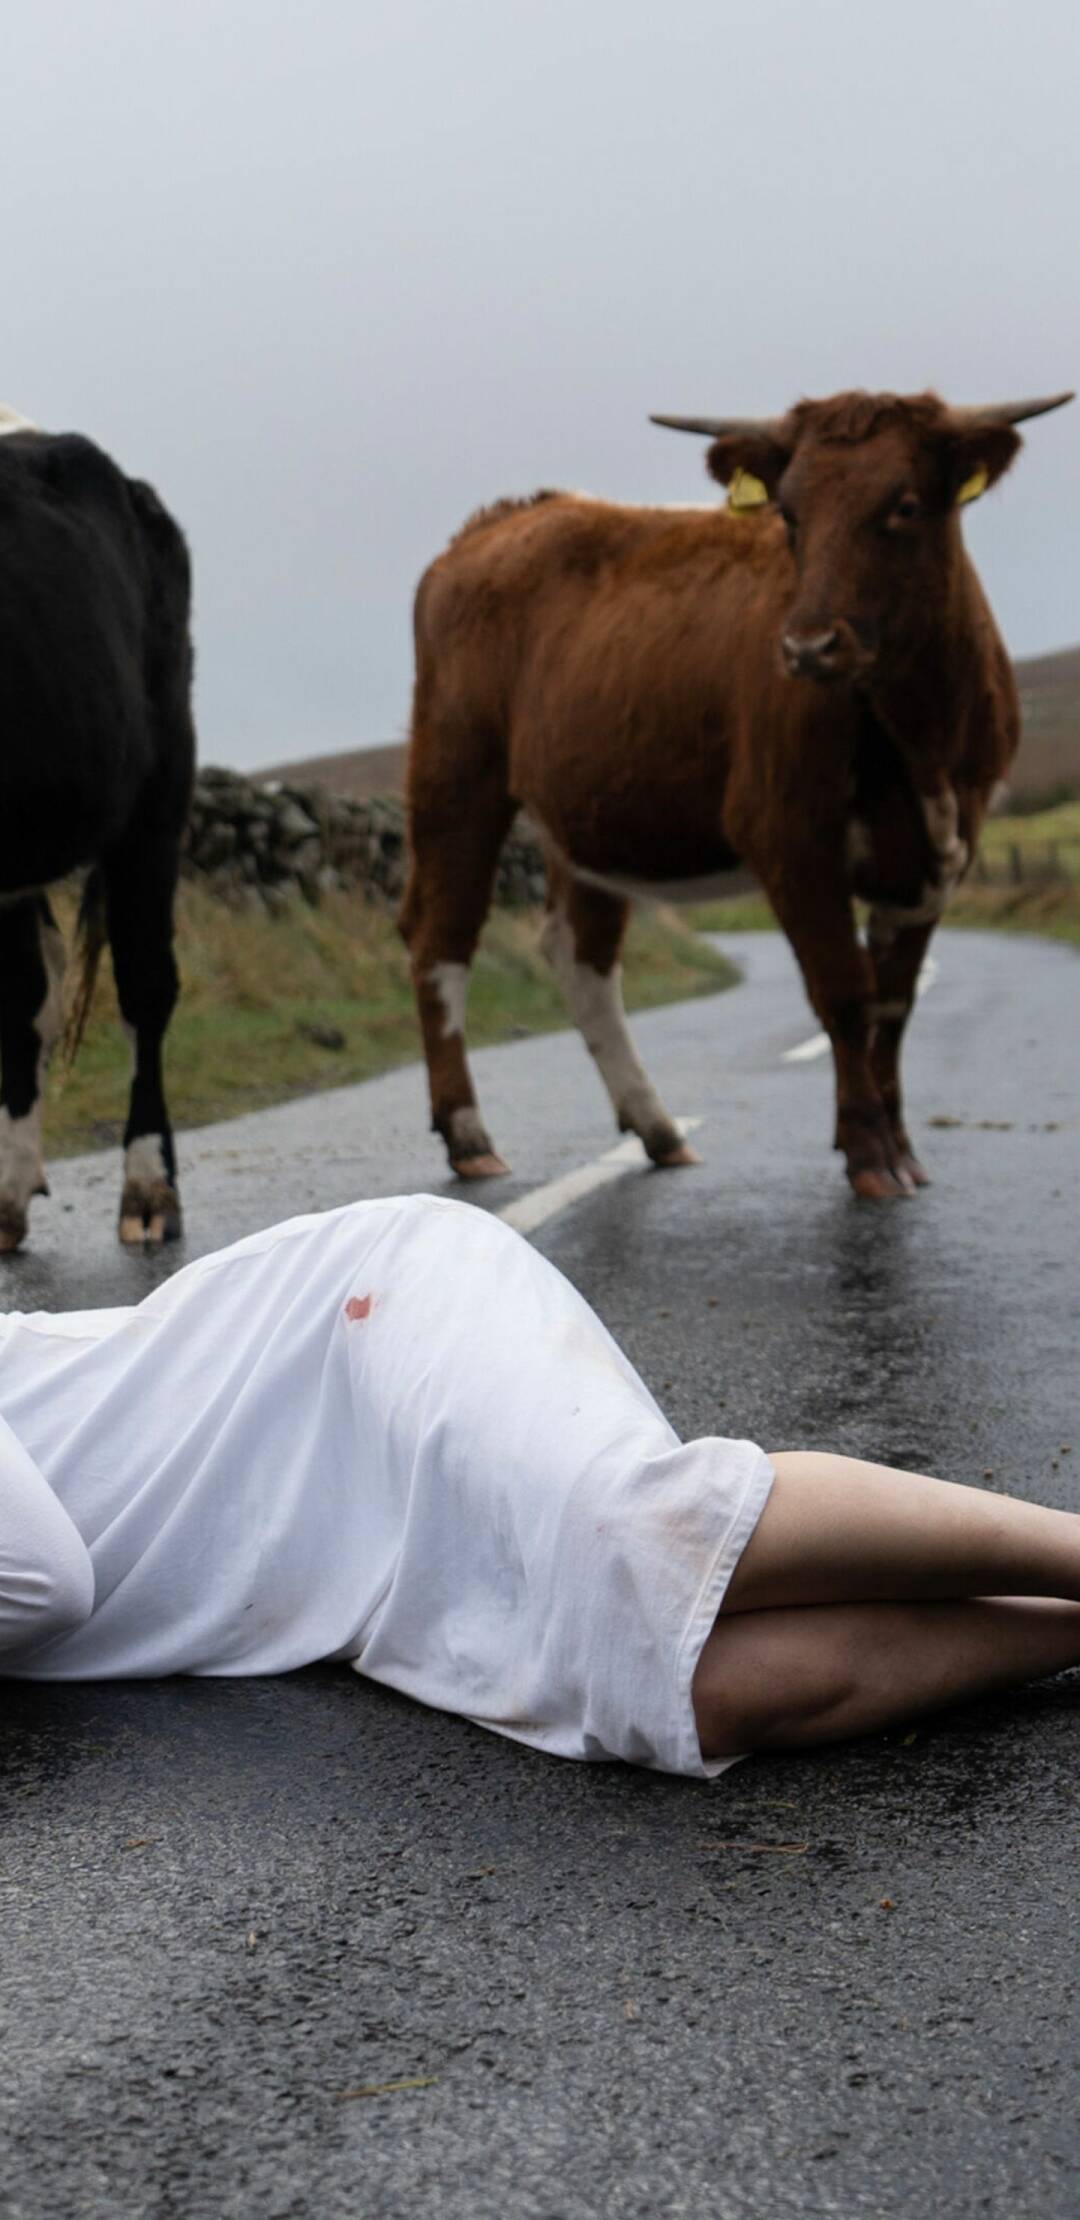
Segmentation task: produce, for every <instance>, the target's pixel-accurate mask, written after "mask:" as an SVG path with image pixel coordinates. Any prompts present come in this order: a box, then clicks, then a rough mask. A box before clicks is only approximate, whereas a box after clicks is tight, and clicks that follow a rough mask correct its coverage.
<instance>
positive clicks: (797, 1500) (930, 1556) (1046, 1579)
mask: <svg viewBox="0 0 1080 2220" xmlns="http://www.w3.org/2000/svg"><path fill="white" fill-rule="evenodd" d="M772 1465H773V1470H774V1472H775V1474H776V1480H775V1483H774V1486H773V1490H772V1494H771V1495H770V1497H769V1500H768V1502H767V1503H766V1505H765V1509H764V1511H763V1512H762V1514H761V1517H760V1519H759V1521H758V1524H757V1527H756V1529H755V1531H754V1533H753V1534H752V1535H751V1538H750V1541H749V1542H748V1544H747V1547H746V1549H745V1550H744V1552H743V1555H742V1557H741V1558H740V1560H739V1563H738V1565H737V1566H736V1568H735V1573H734V1575H733V1577H732V1580H731V1583H730V1585H729V1587H728V1591H727V1595H726V1596H725V1598H724V1609H725V1611H729V1612H730V1611H760V1610H766V1609H772V1608H775V1607H776V1606H778V1605H784V1604H811V1603H870V1602H884V1601H887V1600H890V1601H891V1600H897V1599H904V1600H907V1601H915V1600H926V1599H929V1598H930V1597H935V1596H952V1597H959V1596H1001V1595H1009V1596H1016V1595H1028V1596H1069V1597H1072V1598H1074V1599H1080V1517H1077V1515H1076V1514H1075V1513H1074V1512H1072V1511H1048V1510H1044V1509H1043V1507H1042V1506H1041V1505H1040V1504H1037V1503H1022V1502H1020V1501H1019V1499H1018V1498H1017V1497H1016V1496H1008V1495H1005V1496H1002V1495H991V1494H990V1493H989V1492H988V1491H987V1490H986V1489H984V1488H964V1487H957V1486H956V1485H954V1483H953V1482H951V1481H948V1480H930V1479H927V1478H926V1477H925V1476H924V1475H923V1474H921V1473H915V1472H896V1471H894V1470H892V1468H891V1467H890V1466H888V1465H871V1464H864V1463H862V1461H861V1460H860V1459H859V1458H857V1457H833V1456H828V1455H823V1454H818V1453H817V1452H816V1451H814V1450H786V1451H784V1452H782V1453H781V1454H780V1455H779V1456H774V1457H773V1458H772Z"/></svg>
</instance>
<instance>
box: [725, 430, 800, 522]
mask: <svg viewBox="0 0 1080 2220" xmlns="http://www.w3.org/2000/svg"><path fill="white" fill-rule="evenodd" d="M790 461H791V455H790V452H789V450H788V449H787V448H786V447H782V446H781V445H780V442H779V440H775V439H770V438H769V437H768V435H767V434H766V433H761V432H750V433H747V432H732V433H729V434H728V435H727V437H726V438H723V439H714V441H713V443H712V446H711V447H710V449H709V452H708V454H707V455H706V457H705V467H706V469H707V470H708V472H709V476H710V477H711V478H715V479H716V480H717V482H718V484H719V485H722V486H726V487H727V489H728V507H729V509H735V510H740V511H741V510H744V509H763V508H765V507H766V505H767V503H768V502H770V501H773V500H775V498H776V489H777V486H778V485H779V483H780V480H781V478H782V477H783V475H784V472H785V470H786V469H787V466H788V463H789V462H790Z"/></svg>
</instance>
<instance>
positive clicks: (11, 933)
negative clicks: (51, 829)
mask: <svg viewBox="0 0 1080 2220" xmlns="http://www.w3.org/2000/svg"><path fill="white" fill-rule="evenodd" d="M63 977H64V944H63V941H62V940H61V937H60V934H59V933H58V931H57V929H56V924H55V922H54V919H53V914H52V911H51V909H50V908H49V904H48V902H47V901H46V899H45V897H44V895H32V896H28V897H25V898H24V899H23V900H22V901H19V902H12V903H8V904H4V905H0V1072H2V1078H0V1253H5V1254H6V1253H8V1252H10V1251H11V1250H12V1249H17V1248H18V1246H19V1244H20V1242H21V1241H23V1240H24V1239H25V1237H26V1221H27V1211H28V1208H29V1203H30V1197H31V1196H32V1195H47V1194H48V1192H49V1189H48V1184H47V1181H46V1178H45V1166H44V1162H43V1160H42V1153H41V1110H42V1104H41V1095H42V1087H43V1085H44V1080H45V1070H46V1066H47V1064H48V1061H49V1053H50V1050H51V1049H52V1047H53V1043H54V1042H55V1040H56V1036H57V1034H58V1032H59V1031H60V1024H61V1017H62V1010H63V995H62V985H63Z"/></svg>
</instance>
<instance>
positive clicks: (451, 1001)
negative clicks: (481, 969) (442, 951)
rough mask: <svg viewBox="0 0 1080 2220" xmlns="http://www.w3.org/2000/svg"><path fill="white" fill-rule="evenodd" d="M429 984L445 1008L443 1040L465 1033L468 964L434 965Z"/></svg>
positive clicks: (429, 975)
mask: <svg viewBox="0 0 1080 2220" xmlns="http://www.w3.org/2000/svg"><path fill="white" fill-rule="evenodd" d="M428 983H429V985H430V986H432V987H434V989H435V992H436V994H437V995H438V997H439V1000H440V1002H441V1003H442V1006H443V1039H444V1041H448V1040H449V1039H450V1038H451V1036H452V1035H453V1034H454V1033H464V1031H465V997H466V995H467V993H468V991H469V966H468V964H432V966H431V969H430V971H429V972H428Z"/></svg>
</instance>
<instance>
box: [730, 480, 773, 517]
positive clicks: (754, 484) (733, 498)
mask: <svg viewBox="0 0 1080 2220" xmlns="http://www.w3.org/2000/svg"><path fill="white" fill-rule="evenodd" d="M768 500H769V489H768V486H766V485H763V484H762V481H761V479H760V478H755V477H754V476H753V475H752V473H751V472H750V471H749V470H737V471H736V472H735V476H734V477H733V479H732V481H731V484H730V485H729V487H728V497H727V505H728V508H729V509H736V510H742V509H764V508H766V507H767V505H768Z"/></svg>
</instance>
